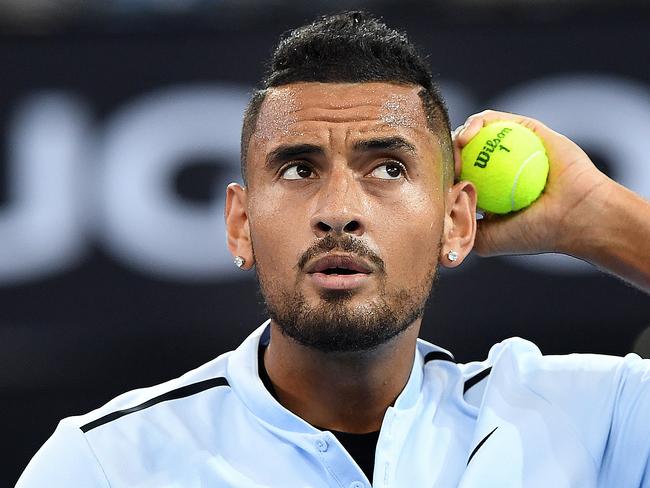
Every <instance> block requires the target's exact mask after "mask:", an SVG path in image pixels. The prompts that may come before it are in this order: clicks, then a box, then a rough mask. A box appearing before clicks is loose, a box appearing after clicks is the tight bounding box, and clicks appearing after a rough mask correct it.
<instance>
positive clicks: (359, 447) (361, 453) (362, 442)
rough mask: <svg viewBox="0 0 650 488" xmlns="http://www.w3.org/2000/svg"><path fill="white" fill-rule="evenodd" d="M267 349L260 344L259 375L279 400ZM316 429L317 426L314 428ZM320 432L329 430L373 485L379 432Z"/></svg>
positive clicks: (264, 345)
mask: <svg viewBox="0 0 650 488" xmlns="http://www.w3.org/2000/svg"><path fill="white" fill-rule="evenodd" d="M265 349H266V344H262V343H260V346H259V349H258V361H257V364H258V374H259V376H260V379H261V380H262V383H264V386H266V389H267V390H268V391H269V393H270V394H271V395H273V398H275V399H276V400H277V399H278V397H277V395H276V393H275V388H273V383H271V378H269V375H268V373H267V372H266V368H265V367H264V350H265ZM314 427H316V426H314ZM316 428H317V429H319V430H329V431H330V432H331V433H332V434H334V436H335V437H336V438H337V439H338V441H339V442H340V443H341V445H342V446H343V447H344V448H345V450H346V451H348V453H349V454H350V456H352V459H354V460H355V462H356V463H357V464H358V465H359V467H360V468H361V470H362V471H363V472H364V473H365V475H366V477H367V478H368V481H370V483H371V484H372V472H373V470H374V467H375V449H376V448H377V440H378V439H379V431H377V432H368V433H367V434H351V433H349V432H339V431H337V430H332V429H322V428H320V427H316Z"/></svg>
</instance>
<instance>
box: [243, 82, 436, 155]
mask: <svg viewBox="0 0 650 488" xmlns="http://www.w3.org/2000/svg"><path fill="white" fill-rule="evenodd" d="M418 91H419V88H418V87H415V86H405V85H394V84H388V83H341V84H332V83H296V84H292V85H286V86H282V87H278V88H273V89H269V90H268V91H267V93H266V97H265V100H264V102H263V104H262V107H261V109H260V113H259V117H258V120H257V123H256V126H255V130H254V131H253V134H252V135H253V138H255V139H256V142H258V143H263V142H268V141H270V140H271V139H274V138H277V137H282V136H286V135H289V134H296V135H301V131H303V130H305V129H309V127H311V126H313V124H312V123H314V124H318V123H323V122H324V123H327V124H336V123H337V122H343V123H352V124H355V123H358V124H364V123H365V124H366V125H367V124H371V125H372V124H373V123H374V125H376V126H377V127H381V126H385V127H387V128H394V129H399V128H406V129H413V130H426V128H427V120H426V115H425V113H424V110H423V107H422V103H421V100H420V98H419V96H418Z"/></svg>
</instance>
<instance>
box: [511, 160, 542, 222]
mask: <svg viewBox="0 0 650 488" xmlns="http://www.w3.org/2000/svg"><path fill="white" fill-rule="evenodd" d="M542 152H543V151H542V150H541V149H538V150H537V151H535V152H534V153H533V154H531V155H530V156H528V158H526V160H525V161H524V162H523V163H521V166H519V169H518V170H517V174H516V175H515V180H514V181H513V182H512V190H510V210H514V209H515V191H517V184H518V183H519V177H520V176H521V173H522V172H523V170H524V168H525V167H526V166H527V165H528V163H530V162H531V161H532V160H533V158H534V157H536V156H537V155H538V154H540V153H542Z"/></svg>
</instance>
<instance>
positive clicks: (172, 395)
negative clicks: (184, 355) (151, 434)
mask: <svg viewBox="0 0 650 488" xmlns="http://www.w3.org/2000/svg"><path fill="white" fill-rule="evenodd" d="M218 386H230V385H229V384H228V380H227V379H226V378H223V377H219V378H211V379H209V380H204V381H199V382H198V383H193V384H191V385H185V386H181V387H180V388H177V389H175V390H172V391H168V392H167V393H163V394H162V395H159V396H157V397H155V398H152V399H151V400H147V401H146V402H144V403H141V404H140V405H136V406H135V407H131V408H127V409H125V410H118V411H117V412H113V413H109V414H108V415H104V416H103V417H100V418H98V419H97V420H93V421H92V422H89V423H87V424H86V425H82V426H81V430H82V432H84V433H85V432H88V431H89V430H92V429H94V428H95V427H99V426H100V425H104V424H107V423H109V422H112V421H113V420H117V419H119V418H121V417H124V416H125V415H129V414H130V413H134V412H138V411H140V410H144V409H145V408H149V407H151V406H153V405H156V404H158V403H161V402H166V401H168V400H177V399H179V398H185V397H188V396H191V395H195V394H197V393H201V392H202V391H205V390H209V389H210V388H216V387H218Z"/></svg>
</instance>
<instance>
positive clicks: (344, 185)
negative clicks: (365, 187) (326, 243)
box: [310, 172, 366, 237]
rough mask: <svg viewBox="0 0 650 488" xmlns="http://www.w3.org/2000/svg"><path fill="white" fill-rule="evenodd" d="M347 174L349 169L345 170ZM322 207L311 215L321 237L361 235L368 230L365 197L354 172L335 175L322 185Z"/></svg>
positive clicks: (320, 196) (320, 201)
mask: <svg viewBox="0 0 650 488" xmlns="http://www.w3.org/2000/svg"><path fill="white" fill-rule="evenodd" d="M342 173H347V172H342ZM321 192H322V193H321V195H319V197H318V206H317V210H316V212H315V213H314V215H313V216H312V217H311V222H310V223H311V228H312V231H313V232H314V234H315V235H316V236H317V237H325V236H327V235H328V234H339V235H342V234H353V235H355V236H361V235H363V234H364V232H365V231H366V225H365V220H366V217H365V216H364V213H363V202H364V196H363V194H362V191H361V189H360V188H359V185H358V184H357V182H355V180H354V175H350V174H338V175H331V177H330V181H328V184H327V185H323V187H322V188H321Z"/></svg>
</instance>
